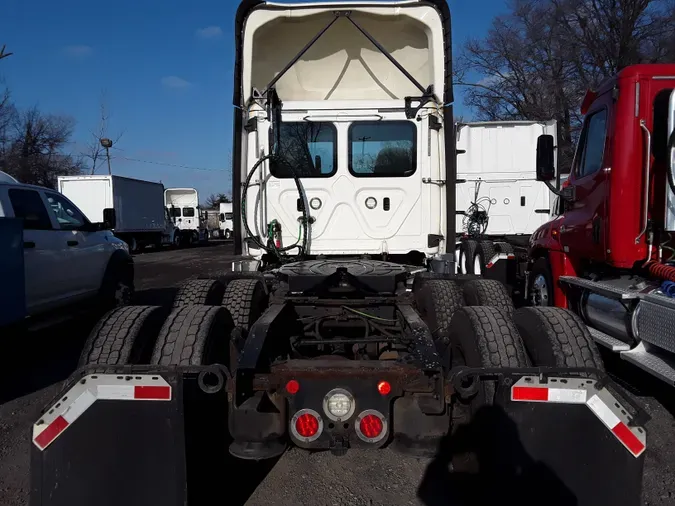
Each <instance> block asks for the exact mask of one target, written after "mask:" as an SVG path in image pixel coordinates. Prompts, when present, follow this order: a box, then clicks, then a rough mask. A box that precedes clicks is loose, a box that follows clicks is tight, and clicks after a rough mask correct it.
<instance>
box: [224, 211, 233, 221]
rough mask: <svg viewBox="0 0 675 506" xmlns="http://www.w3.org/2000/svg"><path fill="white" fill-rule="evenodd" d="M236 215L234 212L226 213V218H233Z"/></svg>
mask: <svg viewBox="0 0 675 506" xmlns="http://www.w3.org/2000/svg"><path fill="white" fill-rule="evenodd" d="M233 217H234V213H225V219H226V220H231V219H232V218H233Z"/></svg>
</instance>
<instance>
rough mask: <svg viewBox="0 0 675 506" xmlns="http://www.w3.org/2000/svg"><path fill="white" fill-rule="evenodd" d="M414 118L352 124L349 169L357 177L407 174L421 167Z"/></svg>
mask: <svg viewBox="0 0 675 506" xmlns="http://www.w3.org/2000/svg"><path fill="white" fill-rule="evenodd" d="M416 137H417V135H416V127H415V124H414V123H411V122H410V121H384V122H382V121H364V122H358V123H354V124H352V126H351V127H349V171H350V172H351V173H352V174H353V175H354V176H357V177H378V176H379V177H407V176H411V175H413V174H414V173H415V170H416V167H417V153H416V149H417V143H416Z"/></svg>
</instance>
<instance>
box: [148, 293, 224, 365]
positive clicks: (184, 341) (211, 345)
mask: <svg viewBox="0 0 675 506" xmlns="http://www.w3.org/2000/svg"><path fill="white" fill-rule="evenodd" d="M231 331H232V318H231V316H230V314H229V313H228V312H227V310H226V309H224V308H222V307H217V306H184V307H180V308H177V309H174V310H173V311H172V312H171V314H170V315H169V317H168V318H167V319H166V321H165V322H164V325H163V326H162V329H161V330H160V332H159V336H158V337H157V342H156V343H155V348H154V350H153V353H152V358H151V361H150V363H151V364H153V365H162V366H169V365H178V366H191V365H210V364H222V365H225V366H229V365H230V364H229V352H230V340H229V338H228V337H229V335H230V332H231Z"/></svg>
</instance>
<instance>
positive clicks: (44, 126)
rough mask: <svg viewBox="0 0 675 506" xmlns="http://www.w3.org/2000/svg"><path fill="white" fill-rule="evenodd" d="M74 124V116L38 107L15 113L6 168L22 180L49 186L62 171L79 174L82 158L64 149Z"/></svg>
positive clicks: (54, 184)
mask: <svg viewBox="0 0 675 506" xmlns="http://www.w3.org/2000/svg"><path fill="white" fill-rule="evenodd" d="M74 125H75V122H74V120H73V119H72V118H68V117H65V116H55V115H50V114H47V115H46V114H42V113H41V112H40V111H39V110H38V109H37V108H36V107H33V108H32V109H29V110H27V111H25V112H23V113H20V114H16V115H15V117H14V119H13V121H12V125H11V126H12V130H13V132H12V134H13V136H12V140H11V145H10V147H9V150H8V152H7V155H6V159H5V165H6V167H5V168H6V171H7V172H8V173H9V174H10V175H12V176H14V177H16V178H17V179H18V180H19V181H21V182H23V183H29V184H37V185H41V186H47V187H50V188H54V187H55V186H56V177H57V176H59V175H72V174H79V173H80V172H81V170H82V164H81V161H80V160H77V159H76V158H74V157H73V156H71V155H70V154H68V153H66V152H65V151H64V148H65V147H66V146H67V145H68V143H69V141H70V137H71V135H72V132H73V127H74Z"/></svg>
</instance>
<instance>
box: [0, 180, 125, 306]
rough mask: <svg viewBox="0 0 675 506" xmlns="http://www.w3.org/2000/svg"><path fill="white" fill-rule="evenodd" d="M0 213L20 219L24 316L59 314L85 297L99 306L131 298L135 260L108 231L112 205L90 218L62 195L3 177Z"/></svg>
mask: <svg viewBox="0 0 675 506" xmlns="http://www.w3.org/2000/svg"><path fill="white" fill-rule="evenodd" d="M0 218H15V219H19V220H21V222H22V226H23V264H24V269H23V280H24V281H23V285H24V292H25V312H24V313H25V316H26V317H28V318H31V319H33V318H38V317H42V316H45V317H46V316H48V315H49V314H50V313H52V312H53V311H56V310H58V312H59V313H61V314H62V313H63V311H62V310H63V309H64V308H65V307H66V306H71V305H81V304H82V303H83V302H84V301H93V302H96V303H97V304H98V305H99V306H100V307H103V308H111V307H114V306H118V305H123V304H126V303H128V302H129V301H130V299H131V297H132V295H133V291H134V264H133V260H132V258H131V256H130V254H129V248H128V246H127V244H126V243H125V242H124V241H123V240H121V239H119V238H117V237H115V236H114V235H113V233H112V231H111V229H113V228H114V227H115V211H114V209H106V210H105V211H104V213H103V222H100V223H92V222H91V221H89V220H88V219H87V217H86V216H85V215H84V213H83V212H82V211H80V209H79V208H78V207H77V206H76V205H75V204H73V203H72V202H71V201H70V200H69V199H68V198H67V197H65V196H64V195H62V194H60V193H58V192H56V191H54V190H51V189H48V188H43V187H40V186H33V185H26V184H21V183H18V182H16V181H11V180H9V179H7V178H2V179H0ZM8 221H9V220H8Z"/></svg>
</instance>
